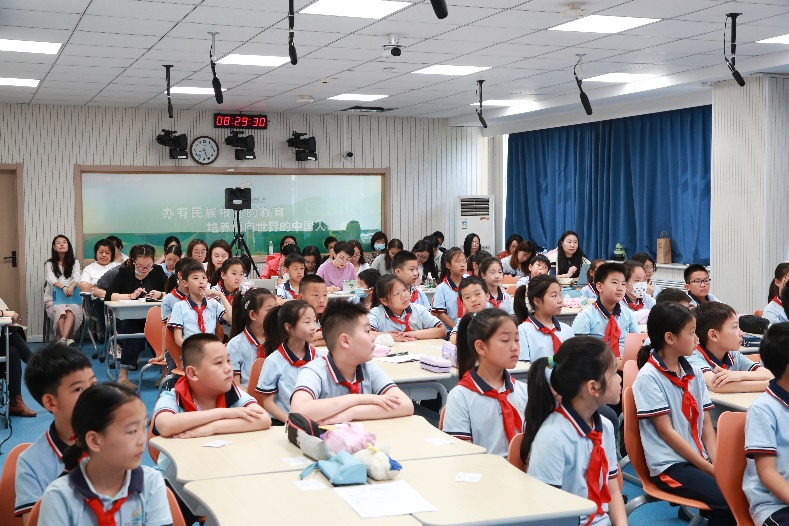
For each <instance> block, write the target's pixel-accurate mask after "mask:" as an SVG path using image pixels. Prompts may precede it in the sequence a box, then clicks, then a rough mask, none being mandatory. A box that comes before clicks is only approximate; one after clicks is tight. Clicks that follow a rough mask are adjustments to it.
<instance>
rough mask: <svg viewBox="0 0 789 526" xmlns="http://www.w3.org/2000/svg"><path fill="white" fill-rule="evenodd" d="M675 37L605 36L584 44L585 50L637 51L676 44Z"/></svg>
mask: <svg viewBox="0 0 789 526" xmlns="http://www.w3.org/2000/svg"><path fill="white" fill-rule="evenodd" d="M675 41H676V39H675V38H674V37H655V36H644V35H639V36H635V35H628V34H618V35H605V36H602V37H601V38H598V39H595V40H592V41H590V42H586V43H585V44H582V45H581V46H580V47H583V48H584V49H616V50H620V51H636V50H638V49H644V48H648V47H654V46H659V45H662V44H667V43H670V42H675Z"/></svg>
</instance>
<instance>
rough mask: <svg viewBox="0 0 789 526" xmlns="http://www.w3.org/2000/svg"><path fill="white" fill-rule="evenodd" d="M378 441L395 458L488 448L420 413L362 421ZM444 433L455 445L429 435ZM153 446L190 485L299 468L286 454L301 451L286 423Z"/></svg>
mask: <svg viewBox="0 0 789 526" xmlns="http://www.w3.org/2000/svg"><path fill="white" fill-rule="evenodd" d="M363 424H364V427H365V428H366V429H368V430H369V431H371V432H373V433H375V434H376V436H377V440H378V442H380V443H382V444H383V443H386V444H389V446H390V447H391V451H392V456H393V458H395V459H396V460H398V461H400V460H412V459H421V458H430V457H445V456H454V455H477V454H481V453H484V452H485V448H483V447H480V446H476V445H474V444H470V443H468V442H463V441H462V440H458V439H456V438H454V437H451V436H449V435H447V434H446V433H443V432H442V431H439V430H438V429H436V428H435V427H433V426H432V425H430V423H429V422H427V421H426V420H425V419H424V418H422V417H421V416H408V417H402V418H392V419H388V420H370V421H367V422H363ZM428 438H445V439H447V440H449V441H451V442H452V444H449V445H444V446H436V445H434V444H431V443H429V442H426V441H425V440H426V439H428ZM214 440H229V441H231V443H230V444H228V445H226V446H224V447H220V448H210V447H202V446H201V445H202V444H207V443H208V442H212V441H214ZM151 445H152V446H153V447H155V448H156V449H158V450H160V451H161V452H162V453H164V454H166V455H167V456H168V457H169V458H170V460H172V462H173V464H174V465H175V470H176V471H175V473H176V480H177V481H178V482H180V483H182V484H186V483H188V482H191V481H195V480H205V479H215V478H223V477H237V476H243V475H257V474H265V473H277V472H281V471H301V470H302V469H304V466H292V465H290V464H288V463H286V462H284V461H283V460H282V459H284V458H294V457H300V456H302V453H301V450H299V448H297V447H296V446H294V445H293V444H291V443H290V442H288V438H287V435H286V433H285V428H284V427H281V426H279V427H272V428H271V429H267V430H265V431H254V432H250V433H237V434H232V435H213V436H209V437H202V438H187V439H177V438H164V437H155V438H153V439H152V440H151Z"/></svg>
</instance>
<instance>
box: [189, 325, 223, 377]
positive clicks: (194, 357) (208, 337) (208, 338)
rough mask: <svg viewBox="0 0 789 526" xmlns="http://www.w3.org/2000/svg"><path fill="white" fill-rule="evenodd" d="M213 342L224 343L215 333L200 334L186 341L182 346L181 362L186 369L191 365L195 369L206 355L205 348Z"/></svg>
mask: <svg viewBox="0 0 789 526" xmlns="http://www.w3.org/2000/svg"><path fill="white" fill-rule="evenodd" d="M213 342H219V343H222V340H220V339H219V337H218V336H217V335H216V334H214V333H213V332H206V333H203V332H198V333H197V334H193V335H191V336H189V337H188V338H187V339H185V340H184V344H183V345H182V346H181V361H182V362H183V365H184V369H185V368H186V367H188V366H190V365H191V366H192V367H194V366H196V365H197V364H199V363H200V361H202V359H203V355H204V354H205V346H206V345H208V344H209V343H213Z"/></svg>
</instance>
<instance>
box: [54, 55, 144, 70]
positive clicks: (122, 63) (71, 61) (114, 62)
mask: <svg viewBox="0 0 789 526" xmlns="http://www.w3.org/2000/svg"><path fill="white" fill-rule="evenodd" d="M134 60H135V59H133V58H120V57H86V56H80V55H61V56H60V57H59V58H58V61H57V63H58V64H61V65H67V66H100V67H111V68H126V67H128V66H131V64H132V62H134Z"/></svg>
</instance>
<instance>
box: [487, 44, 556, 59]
mask: <svg viewBox="0 0 789 526" xmlns="http://www.w3.org/2000/svg"><path fill="white" fill-rule="evenodd" d="M560 49H562V48H561V47H559V46H532V45H526V44H513V43H511V42H508V43H505V44H496V45H495V46H491V47H488V48H485V49H483V50H480V51H477V52H476V53H475V55H489V56H493V57H513V58H517V59H525V58H530V57H538V56H540V55H544V54H546V53H550V52H552V51H558V50H560Z"/></svg>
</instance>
